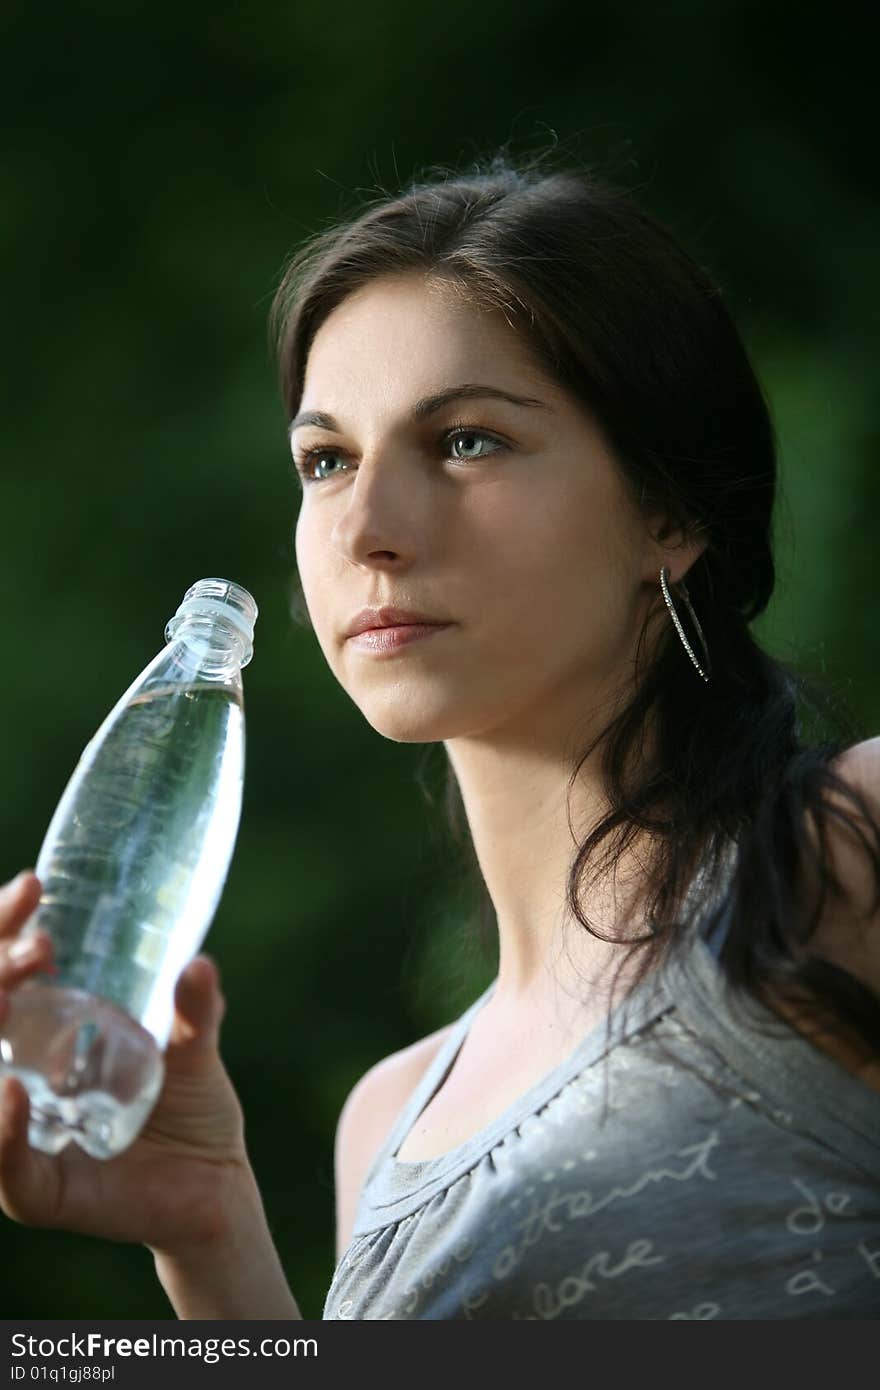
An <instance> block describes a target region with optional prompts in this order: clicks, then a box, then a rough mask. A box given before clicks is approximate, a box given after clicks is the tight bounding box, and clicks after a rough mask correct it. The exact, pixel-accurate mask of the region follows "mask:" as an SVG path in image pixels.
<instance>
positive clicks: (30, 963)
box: [0, 931, 58, 989]
mask: <svg viewBox="0 0 880 1390" xmlns="http://www.w3.org/2000/svg"><path fill="white" fill-rule="evenodd" d="M41 970H45V971H47V972H48V973H50V974H53V975H54V974H57V973H58V971H57V967H56V966H55V965H54V964H53V960H52V938H51V937H50V935H49V933H48V932H45V931H35V932H33V933H32V934H30V933H29V934H27V935H25V936H18V937H16V938H14V939H13V940H12V941H0V986H3V987H4V988H6V989H14V987H15V986H16V985H18V984H21V982H22V981H23V980H26V979H27V978H28V976H29V975H34V974H36V973H37V972H38V971H41Z"/></svg>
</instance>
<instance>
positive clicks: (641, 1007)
mask: <svg viewBox="0 0 880 1390" xmlns="http://www.w3.org/2000/svg"><path fill="white" fill-rule="evenodd" d="M734 854H735V847H732V850H731V856H733V855H734ZM732 867H733V857H730V858H729V860H728V865H727V870H726V874H725V876H724V878H723V881H722V887H721V890H720V892H719V893H717V894H713V895H711V899H710V901H708V902H707V901H705V900H703V901H701V895H702V891H703V888H704V878H705V870H706V866H705V860H701V862H700V864H699V866H698V868H697V870H696V872H695V874H694V876H693V878H692V881H691V884H690V887H689V888H688V891H687V894H686V896H685V903H684V904H683V915H685V916H687V915H690V914H692V919H691V927H692V929H693V930H694V931H695V932H698V931H699V928H700V925H701V924H702V922H703V921H704V920H705V917H706V916H707V915H708V914H709V913H710V912H711V911H712V910H713V908H714V907H715V906H717V902H718V901H719V899H720V898H721V897H723V896H724V893H725V891H726V886H727V883H728V882H729V875H730V873H731V872H732ZM667 981H668V961H663V962H661V963H660V964H659V965H658V966H657V967H656V968H655V969H654V970H652V971H651V972H650V973H649V974H648V975H647V976H646V977H645V978H644V979H643V980H641V981H640V982H639V983H638V984H636V985H635V987H633V988H631V989H629V990H628V991H627V990H625V991H624V994H623V997H622V998H621V999H619V1000H618V1002H617V1003H616V1004H615V1005H613V1007H612V1009H611V1010H610V1012H609V1013H608V1014H606V1015H605V1016H604V1017H603V1018H600V1019H599V1020H598V1022H597V1023H596V1024H595V1025H593V1026H592V1027H591V1028H590V1029H588V1031H587V1032H586V1034H585V1035H584V1036H583V1037H582V1038H581V1039H580V1040H579V1042H577V1043H576V1044H575V1046H574V1047H573V1049H572V1050H571V1051H570V1052H569V1053H568V1055H567V1056H566V1057H564V1058H563V1059H562V1061H561V1062H558V1063H557V1064H556V1065H555V1066H554V1067H552V1068H551V1069H550V1070H549V1071H548V1072H546V1073H545V1074H544V1076H542V1077H539V1078H538V1080H537V1081H535V1082H534V1083H533V1084H532V1085H531V1086H530V1087H529V1088H528V1089H527V1090H526V1091H524V1092H523V1093H522V1094H521V1095H519V1096H517V1097H516V1099H515V1100H513V1101H512V1102H511V1104H510V1105H509V1106H507V1107H506V1108H505V1109H504V1110H503V1111H502V1112H501V1113H500V1114H499V1115H497V1116H496V1117H495V1119H494V1120H491V1121H490V1122H489V1124H488V1125H485V1126H484V1127H483V1128H482V1129H481V1130H479V1131H478V1132H477V1133H475V1134H473V1135H471V1136H470V1138H468V1139H466V1140H464V1141H463V1142H462V1143H461V1144H457V1145H456V1146H455V1147H454V1148H452V1149H449V1150H447V1151H446V1152H444V1153H442V1154H436V1155H434V1156H433V1157H432V1158H425V1159H400V1158H398V1157H397V1151H398V1149H399V1148H400V1147H401V1146H402V1144H403V1141H404V1138H405V1137H406V1135H407V1134H408V1133H409V1132H410V1130H411V1129H412V1126H413V1124H414V1123H415V1121H416V1120H417V1119H418V1117H419V1115H420V1114H421V1113H422V1111H423V1110H424V1109H425V1108H426V1106H427V1105H428V1103H429V1101H430V1100H431V1099H432V1098H433V1096H434V1095H435V1094H436V1092H437V1091H438V1090H439V1088H440V1086H441V1085H442V1083H443V1081H444V1080H445V1079H446V1077H447V1075H448V1074H449V1072H450V1070H451V1068H452V1065H453V1063H454V1061H455V1058H456V1057H457V1056H458V1053H459V1051H460V1050H461V1047H462V1046H463V1044H464V1040H465V1038H466V1036H467V1034H468V1032H469V1030H470V1028H471V1025H472V1023H473V1020H474V1018H475V1017H476V1015H477V1014H478V1013H479V1011H480V1009H482V1008H483V1007H484V1006H485V1005H486V1004H487V1003H488V1002H489V999H490V998H491V997H492V994H493V993H494V991H495V988H496V986H497V983H498V980H497V977H496V978H495V979H494V980H492V981H491V983H490V984H489V985H488V986H487V988H486V989H485V990H484V991H483V993H482V994H481V995H479V997H478V998H477V999H476V1000H475V1001H474V1002H473V1003H472V1004H471V1005H470V1007H469V1008H468V1009H466V1010H465V1012H464V1013H463V1014H462V1015H461V1017H460V1018H459V1019H458V1021H457V1023H456V1024H455V1026H454V1028H453V1029H452V1032H451V1033H450V1035H449V1037H448V1038H447V1039H446V1041H445V1043H444V1044H443V1046H442V1047H441V1048H440V1050H439V1052H438V1053H437V1055H436V1057H435V1058H434V1061H433V1062H432V1064H431V1065H430V1066H429V1067H428V1069H427V1071H426V1073H425V1075H424V1076H423V1077H422V1079H421V1081H420V1083H419V1084H418V1085H417V1087H416V1089H415V1091H414V1092H413V1094H412V1095H411V1096H410V1098H409V1100H408V1101H407V1102H406V1104H405V1105H404V1107H403V1109H402V1111H401V1112H400V1114H399V1115H398V1118H397V1120H396V1122H395V1124H394V1125H393V1127H392V1129H391V1132H390V1134H389V1135H388V1137H387V1139H386V1141H385V1143H384V1144H383V1145H382V1147H381V1149H380V1151H379V1153H378V1154H377V1155H376V1157H375V1159H374V1160H373V1163H372V1164H371V1165H370V1170H369V1172H368V1175H367V1178H366V1180H365V1184H364V1189H363V1192H362V1196H363V1199H364V1202H365V1203H366V1206H365V1208H364V1210H363V1212H361V1211H359V1213H358V1219H357V1220H356V1223H355V1228H354V1233H353V1234H354V1235H358V1234H362V1233H363V1232H364V1231H365V1230H370V1229H373V1228H374V1227H375V1226H376V1224H377V1220H376V1219H374V1218H372V1217H370V1215H369V1213H371V1212H373V1213H375V1214H376V1217H378V1224H382V1223H384V1222H386V1221H388V1220H389V1219H398V1218H400V1217H402V1216H404V1215H406V1214H407V1213H408V1212H409V1211H410V1210H413V1209H415V1208H416V1207H417V1206H419V1205H421V1204H422V1203H424V1202H425V1201H428V1200H430V1198H431V1197H432V1196H434V1195H435V1194H436V1193H437V1192H440V1191H442V1190H444V1189H445V1188H446V1187H448V1186H450V1184H451V1183H452V1182H454V1181H455V1180H456V1179H457V1178H458V1177H460V1176H461V1175H462V1174H463V1173H465V1172H467V1171H468V1169H470V1168H472V1167H473V1166H474V1164H475V1163H476V1162H478V1161H479V1160H480V1158H482V1157H483V1156H484V1155H485V1154H486V1153H488V1152H489V1150H490V1149H492V1148H494V1147H495V1146H496V1145H497V1144H499V1143H500V1141H501V1140H503V1139H504V1137H505V1136H506V1135H508V1134H510V1133H511V1132H512V1131H514V1130H516V1129H518V1128H519V1126H520V1125H521V1124H522V1123H523V1122H524V1121H525V1120H526V1119H527V1118H528V1117H529V1116H531V1115H533V1114H535V1112H536V1111H538V1110H540V1109H542V1108H543V1107H544V1106H545V1105H546V1104H547V1103H548V1102H549V1101H550V1100H551V1099H552V1098H553V1097H554V1096H555V1095H556V1094H557V1093H558V1092H559V1091H561V1090H562V1089H563V1087H564V1086H566V1085H568V1083H569V1082H570V1081H572V1080H574V1078H575V1077H576V1076H578V1075H579V1073H580V1072H582V1071H583V1070H584V1068H585V1067H588V1066H591V1065H592V1064H593V1063H595V1062H597V1061H599V1060H600V1059H601V1058H602V1057H603V1056H604V1055H605V1054H606V1053H607V1052H609V1051H610V1050H611V1049H612V1048H613V1047H616V1046H617V1045H618V1044H619V1043H620V1041H621V1040H622V1038H623V1037H624V1036H630V1035H631V1034H632V1033H634V1032H636V1031H638V1030H639V1029H641V1028H644V1027H645V1026H647V1025H648V1024H650V1023H651V1022H652V1021H653V1020H654V1019H656V1018H657V1017H658V1015H659V1014H661V1013H663V1012H665V1011H666V1010H668V1009H670V1008H672V1007H674V1005H675V999H674V996H673V995H672V994H671V993H670V990H669V987H668V982H667ZM362 1215H363V1217H364V1219H365V1220H366V1225H365V1226H363V1227H362V1225H361V1217H362Z"/></svg>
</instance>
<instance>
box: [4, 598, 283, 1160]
mask: <svg viewBox="0 0 880 1390" xmlns="http://www.w3.org/2000/svg"><path fill="white" fill-rule="evenodd" d="M256 617H257V605H256V603H255V602H254V600H253V598H252V597H251V595H250V594H249V593H248V592H247V590H246V589H243V588H242V587H241V586H240V585H238V584H233V583H231V582H230V581H229V580H226V579H200V580H199V581H198V583H196V584H193V586H192V587H191V588H190V589H188V590H187V592H186V594H185V596H184V599H183V602H182V603H181V605H180V607H179V608H178V610H177V613H176V614H175V616H174V617H173V618H172V619H171V621H170V622H169V623H168V625H167V627H166V629H165V639H166V642H167V644H168V645H167V646H165V647H164V648H163V650H162V651H160V652H159V654H158V655H157V656H156V657H155V658H154V660H153V661H151V662H150V664H149V665H148V666H147V667H146V669H145V670H144V671H143V672H142V673H141V675H140V676H138V678H137V680H136V681H135V682H134V684H133V685H132V686H131V687H130V688H129V689H128V690H127V691H126V692H125V694H124V695H123V696H122V698H121V699H120V700H119V701H118V703H117V704H116V705H115V706H114V708H113V709H112V710H111V711H110V713H109V714H108V716H107V718H106V719H105V720H104V722H103V724H102V725H101V727H100V728H99V729H98V731H97V733H96V734H95V736H94V738H93V739H92V740H91V742H90V743H89V744H88V745H87V747H86V748H85V750H84V752H83V754H82V756H81V758H80V760H79V762H78V764H77V766H76V768H75V770H74V772H73V775H72V777H71V779H70V781H69V783H68V785H67V787H66V789H65V791H64V794H63V795H62V797H61V800H60V802H59V804H58V807H57V809H56V811H55V814H54V816H53V817H52V820H51V822H50V824H49V828H48V830H47V832H46V837H45V840H44V841H43V845H42V848H41V850H40V854H39V857H38V859H37V863H36V866H35V868H36V873H37V875H38V876H39V878H40V881H41V883H42V887H43V891H42V895H41V897H40V902H39V905H38V907H37V910H36V912H35V913H34V915H33V917H32V918H31V920H30V921H29V922H28V924H27V926H26V927H25V929H24V933H23V934H24V935H27V934H29V933H31V932H34V931H36V930H38V929H42V930H44V931H47V932H48V933H49V935H50V936H51V938H52V945H53V955H54V961H55V965H56V966H57V973H56V974H51V975H50V974H48V973H43V974H41V975H37V976H34V977H33V978H32V979H31V980H29V981H28V982H27V983H25V984H23V985H22V986H20V988H18V989H17V990H15V991H13V993H12V994H11V996H10V1008H9V1012H8V1014H7V1018H6V1021H5V1023H4V1025H3V1029H2V1035H0V1075H2V1074H6V1075H13V1076H17V1077H18V1078H19V1079H20V1080H21V1081H22V1082H23V1084H24V1085H25V1086H26V1087H27V1090H28V1093H29V1095H30V1101H31V1124H30V1130H29V1141H30V1143H31V1144H32V1145H33V1146H34V1147H35V1148H37V1149H41V1150H43V1151H44V1152H45V1153H58V1152H59V1151H60V1150H61V1149H63V1148H64V1147H65V1145H67V1144H68V1143H70V1142H71V1140H73V1141H75V1142H76V1143H77V1144H79V1145H80V1146H81V1147H82V1148H83V1149H85V1151H86V1152H87V1153H89V1154H91V1155H92V1156H93V1157H94V1158H112V1157H113V1156H114V1155H115V1154H118V1153H119V1152H121V1150H123V1149H125V1148H127V1147H128V1145H129V1144H130V1143H131V1142H132V1140H133V1139H134V1138H135V1137H136V1136H137V1134H138V1132H139V1131H140V1129H141V1128H142V1126H143V1124H144V1122H145V1121H146V1119H147V1116H148V1115H149V1113H150V1111H151V1110H152V1108H153V1105H154V1104H155V1101H156V1098H157V1096H158V1094H159V1092H160V1090H161V1088H162V1081H163V1077H164V1064H163V1060H162V1053H163V1049H164V1047H165V1044H166V1043H167V1041H168V1037H169V1034H170V1031H171V1025H172V1021H173V1016H174V997H173V996H174V986H175V984H176V981H177V977H178V976H179V974H180V972H181V970H182V969H183V967H184V966H185V965H186V963H187V962H188V961H189V960H190V959H191V958H192V957H193V955H195V953H196V952H197V951H198V949H199V947H200V945H201V943H202V941H203V940H204V937H205V935H206V933H207V931H208V927H209V926H210V924H211V920H212V918H213V916H214V913H215V911H216V909H217V904H218V903H219V900H220V894H221V892H222V891H223V885H224V882H225V880H226V874H227V870H228V868H229V863H230V860H231V858H232V851H233V848H234V845H235V839H236V835H237V832H238V824H239V819H240V815H241V802H242V789H243V779H244V700H243V692H242V680H241V670H242V667H244V666H246V665H247V663H248V662H249V661H250V659H251V656H252V655H253V631H254V623H255V621H256Z"/></svg>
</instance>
